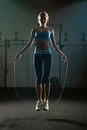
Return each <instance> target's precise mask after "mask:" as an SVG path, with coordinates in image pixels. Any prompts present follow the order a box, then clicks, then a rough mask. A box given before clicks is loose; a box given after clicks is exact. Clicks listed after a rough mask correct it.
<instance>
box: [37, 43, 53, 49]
mask: <svg viewBox="0 0 87 130" xmlns="http://www.w3.org/2000/svg"><path fill="white" fill-rule="evenodd" d="M36 48H37V49H39V50H44V49H47V48H50V42H48V41H39V42H37V43H36Z"/></svg>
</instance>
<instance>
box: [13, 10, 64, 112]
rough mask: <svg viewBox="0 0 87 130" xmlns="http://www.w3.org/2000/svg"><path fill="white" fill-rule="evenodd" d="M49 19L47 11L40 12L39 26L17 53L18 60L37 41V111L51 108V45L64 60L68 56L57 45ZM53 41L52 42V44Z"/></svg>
mask: <svg viewBox="0 0 87 130" xmlns="http://www.w3.org/2000/svg"><path fill="white" fill-rule="evenodd" d="M48 21H49V16H48V14H47V13H46V12H44V11H43V12H40V13H39V15H38V23H39V26H38V27H36V28H34V29H32V31H31V36H30V38H29V41H28V43H27V45H26V46H25V47H24V48H23V49H22V50H21V51H20V52H19V53H18V54H17V55H16V57H15V60H17V59H18V58H19V57H20V56H21V54H22V53H23V52H24V51H25V50H27V49H28V48H30V47H31V46H32V43H33V41H34V40H35V41H36V44H35V45H36V46H35V50H34V66H35V72H36V77H37V83H36V91H37V99H38V100H37V104H36V108H35V110H36V111H39V110H41V108H42V107H43V109H44V110H49V102H48V99H49V94H50V87H51V84H50V80H49V76H50V70H51V55H52V52H51V45H52V46H53V48H54V49H55V50H56V51H57V52H58V53H59V54H60V55H61V56H62V58H63V60H64V61H65V62H66V61H67V57H66V56H65V55H64V53H63V52H62V51H61V50H60V49H59V47H58V46H57V45H56V42H55V37H54V30H53V29H52V28H50V27H48V26H47V22H48ZM50 43H51V44H50ZM42 64H43V65H44V74H43V77H42ZM42 86H44V98H43V99H44V100H42Z"/></svg>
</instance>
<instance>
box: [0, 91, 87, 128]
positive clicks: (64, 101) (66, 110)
mask: <svg viewBox="0 0 87 130" xmlns="http://www.w3.org/2000/svg"><path fill="white" fill-rule="evenodd" d="M70 91H71V90H65V91H64V94H63V96H62V98H61V100H60V102H57V95H55V94H54V95H55V96H56V97H55V96H54V95H52V93H51V96H50V99H49V103H50V110H49V111H44V110H41V111H35V104H36V97H35V93H33V94H31V96H30V95H29V97H28V96H26V97H24V98H25V101H22V100H20V99H19V98H18V97H17V95H15V91H14V90H12V89H3V90H1V91H0V96H1V98H0V130H38V129H39V130H55V129H56V130H57V129H58V130H64V129H65V130H66V129H68V130H87V97H86V94H85V92H86V90H84V91H82V90H80V91H76V90H75V91H74V90H73V91H72V93H70ZM24 92H26V91H24ZM34 92H35V91H34ZM74 92H75V93H74ZM80 92H81V93H80ZM30 93H31V90H30ZM82 93H83V94H82ZM21 94H22V93H21ZM76 95H77V96H76ZM84 95H85V96H84ZM54 97H55V98H54Z"/></svg>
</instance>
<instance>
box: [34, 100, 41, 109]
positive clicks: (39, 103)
mask: <svg viewBox="0 0 87 130" xmlns="http://www.w3.org/2000/svg"><path fill="white" fill-rule="evenodd" d="M41 108H42V101H37V103H36V108H35V110H36V111H40V110H41Z"/></svg>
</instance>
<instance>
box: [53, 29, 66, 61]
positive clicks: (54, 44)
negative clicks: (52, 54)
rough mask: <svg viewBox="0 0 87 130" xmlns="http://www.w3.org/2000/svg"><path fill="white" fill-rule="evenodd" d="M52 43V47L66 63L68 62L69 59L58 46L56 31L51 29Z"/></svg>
mask: <svg viewBox="0 0 87 130" xmlns="http://www.w3.org/2000/svg"><path fill="white" fill-rule="evenodd" d="M51 41H52V47H53V48H54V49H55V50H56V51H57V52H58V53H59V54H60V55H61V56H62V58H63V60H64V61H67V57H66V56H65V54H64V53H63V52H62V51H61V50H60V48H59V46H57V44H56V41H55V36H54V30H53V29H51Z"/></svg>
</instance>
